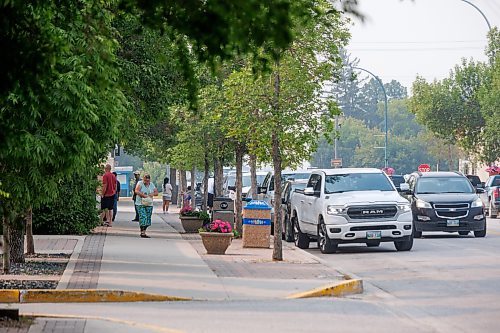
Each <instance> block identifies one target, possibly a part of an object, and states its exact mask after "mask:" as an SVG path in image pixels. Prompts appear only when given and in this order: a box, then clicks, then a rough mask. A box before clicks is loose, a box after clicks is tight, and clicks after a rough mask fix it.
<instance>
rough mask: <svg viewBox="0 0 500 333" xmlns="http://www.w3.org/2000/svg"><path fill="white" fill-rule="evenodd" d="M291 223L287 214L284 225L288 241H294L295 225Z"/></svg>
mask: <svg viewBox="0 0 500 333" xmlns="http://www.w3.org/2000/svg"><path fill="white" fill-rule="evenodd" d="M291 224H292V223H291V220H290V216H288V214H287V215H286V216H285V223H284V225H283V228H285V241H287V242H293V227H292V225H291Z"/></svg>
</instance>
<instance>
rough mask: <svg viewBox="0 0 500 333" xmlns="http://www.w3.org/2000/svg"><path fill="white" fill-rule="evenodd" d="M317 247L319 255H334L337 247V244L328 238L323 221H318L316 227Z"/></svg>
mask: <svg viewBox="0 0 500 333" xmlns="http://www.w3.org/2000/svg"><path fill="white" fill-rule="evenodd" d="M318 247H319V249H320V251H321V253H335V251H337V247H338V244H337V243H336V242H335V241H333V240H331V239H330V238H329V237H328V233H327V232H326V225H325V222H323V220H320V221H319V225H318Z"/></svg>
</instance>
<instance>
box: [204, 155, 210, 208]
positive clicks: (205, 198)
mask: <svg viewBox="0 0 500 333" xmlns="http://www.w3.org/2000/svg"><path fill="white" fill-rule="evenodd" d="M204 162H205V174H204V175H203V210H204V211H207V210H208V178H209V177H210V162H209V160H208V154H205V161H204Z"/></svg>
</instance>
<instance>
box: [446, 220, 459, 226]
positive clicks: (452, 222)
mask: <svg viewBox="0 0 500 333" xmlns="http://www.w3.org/2000/svg"><path fill="white" fill-rule="evenodd" d="M446 225H447V226H448V227H458V226H460V221H459V220H447V221H446Z"/></svg>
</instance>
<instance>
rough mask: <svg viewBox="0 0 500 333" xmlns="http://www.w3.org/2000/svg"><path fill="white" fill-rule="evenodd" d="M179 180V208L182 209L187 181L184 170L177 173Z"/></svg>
mask: <svg viewBox="0 0 500 333" xmlns="http://www.w3.org/2000/svg"><path fill="white" fill-rule="evenodd" d="M179 180H180V187H181V188H180V191H179V202H180V203H181V208H182V207H184V198H183V196H184V193H186V191H187V179H186V170H181V171H180V172H179Z"/></svg>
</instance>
